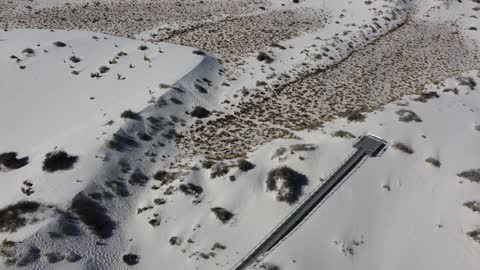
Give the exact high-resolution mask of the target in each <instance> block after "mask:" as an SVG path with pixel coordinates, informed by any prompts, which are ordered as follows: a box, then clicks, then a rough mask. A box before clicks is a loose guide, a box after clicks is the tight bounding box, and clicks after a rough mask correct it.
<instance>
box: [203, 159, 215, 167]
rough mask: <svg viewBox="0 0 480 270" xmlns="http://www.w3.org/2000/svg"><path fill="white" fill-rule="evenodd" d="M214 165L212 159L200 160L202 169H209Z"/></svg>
mask: <svg viewBox="0 0 480 270" xmlns="http://www.w3.org/2000/svg"><path fill="white" fill-rule="evenodd" d="M213 165H215V161H213V160H208V159H207V160H203V161H202V168H204V169H210V168H212V166H213Z"/></svg>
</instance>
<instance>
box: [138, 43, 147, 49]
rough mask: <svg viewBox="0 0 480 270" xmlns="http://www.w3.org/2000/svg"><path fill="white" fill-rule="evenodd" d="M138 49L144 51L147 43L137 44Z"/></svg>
mask: <svg viewBox="0 0 480 270" xmlns="http://www.w3.org/2000/svg"><path fill="white" fill-rule="evenodd" d="M138 49H139V50H140V51H146V50H148V46H147V44H142V45H140V46H138Z"/></svg>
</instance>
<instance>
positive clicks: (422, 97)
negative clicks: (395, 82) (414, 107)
mask: <svg viewBox="0 0 480 270" xmlns="http://www.w3.org/2000/svg"><path fill="white" fill-rule="evenodd" d="M439 97H440V96H439V95H438V94H437V92H435V91H430V92H426V93H421V94H420V95H419V96H418V97H416V98H414V99H413V100H415V101H419V102H423V103H425V102H427V101H428V100H429V99H432V98H439Z"/></svg>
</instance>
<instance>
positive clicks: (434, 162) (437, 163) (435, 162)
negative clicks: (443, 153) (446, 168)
mask: <svg viewBox="0 0 480 270" xmlns="http://www.w3.org/2000/svg"><path fill="white" fill-rule="evenodd" d="M425 162H427V163H430V164H431V165H432V166H434V167H437V168H440V166H442V163H441V162H440V160H438V159H435V158H432V157H429V158H427V159H425Z"/></svg>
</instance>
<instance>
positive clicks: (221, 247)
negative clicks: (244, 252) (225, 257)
mask: <svg viewBox="0 0 480 270" xmlns="http://www.w3.org/2000/svg"><path fill="white" fill-rule="evenodd" d="M216 249H220V250H225V249H227V246H225V245H223V244H221V243H218V242H217V243H215V244H213V247H212V248H211V250H216Z"/></svg>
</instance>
